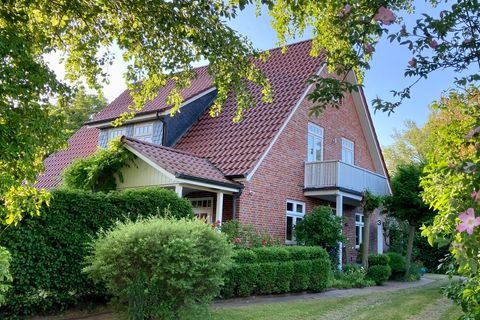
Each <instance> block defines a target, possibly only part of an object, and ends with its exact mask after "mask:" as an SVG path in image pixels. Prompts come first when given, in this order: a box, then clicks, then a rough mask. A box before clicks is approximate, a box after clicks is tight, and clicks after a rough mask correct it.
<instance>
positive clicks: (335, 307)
mask: <svg viewBox="0 0 480 320" xmlns="http://www.w3.org/2000/svg"><path fill="white" fill-rule="evenodd" d="M445 283H446V282H445V281H442V280H437V281H435V282H434V283H431V284H428V285H425V286H423V287H419V288H412V289H404V290H400V291H396V292H383V293H369V294H365V295H361V296H354V297H342V298H333V297H332V298H322V299H309V300H307V301H305V300H297V301H290V302H282V303H268V304H254V305H248V306H239V307H231V306H230V307H221V308H219V307H216V308H215V307H214V308H213V311H212V314H211V319H212V320H223V319H225V320H227V319H228V320H244V319H245V320H246V319H275V320H290V319H299V320H313V319H328V320H334V319H356V320H357V319H358V320H361V319H369V320H376V319H378V320H388V319H392V320H393V319H395V320H399V319H409V320H415V319H428V320H435V319H438V320H451V319H456V318H457V317H458V316H459V315H460V314H461V313H460V309H459V308H458V307H457V306H454V305H453V304H452V302H451V301H450V300H448V299H447V298H445V297H444V296H443V295H442V294H441V292H440V287H441V286H443V285H445Z"/></svg>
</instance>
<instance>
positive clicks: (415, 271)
mask: <svg viewBox="0 0 480 320" xmlns="http://www.w3.org/2000/svg"><path fill="white" fill-rule="evenodd" d="M422 267H423V265H422V264H421V263H412V264H411V265H410V270H409V272H408V279H407V281H418V280H420V278H421V277H422V272H421V268H422Z"/></svg>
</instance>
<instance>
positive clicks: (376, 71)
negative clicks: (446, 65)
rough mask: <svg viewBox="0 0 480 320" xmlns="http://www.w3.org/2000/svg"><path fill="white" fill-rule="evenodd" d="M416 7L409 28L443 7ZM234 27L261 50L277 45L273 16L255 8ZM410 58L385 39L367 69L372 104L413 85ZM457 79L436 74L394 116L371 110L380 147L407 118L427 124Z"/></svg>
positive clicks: (366, 86) (408, 19)
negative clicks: (407, 69) (438, 101)
mask: <svg viewBox="0 0 480 320" xmlns="http://www.w3.org/2000/svg"><path fill="white" fill-rule="evenodd" d="M415 4H416V12H418V13H416V14H412V15H407V14H404V15H403V17H404V23H405V24H406V26H407V28H408V27H409V26H413V25H414V23H415V20H416V19H417V18H418V17H419V15H420V13H422V12H427V13H428V14H430V15H432V16H437V15H438V14H439V12H440V10H441V9H442V8H441V7H439V8H435V9H432V8H431V7H430V6H429V5H428V4H426V3H425V2H424V1H415ZM231 26H232V27H233V28H234V29H236V30H238V31H239V32H240V33H242V34H243V35H246V36H247V37H248V38H249V39H250V40H251V41H252V43H253V44H254V45H255V46H256V47H258V48H259V49H269V48H272V47H275V46H276V41H277V38H276V34H275V32H274V31H273V30H272V28H271V26H270V22H269V17H268V16H267V15H263V16H260V17H259V18H257V17H255V10H254V8H249V9H247V10H245V11H244V12H242V13H241V14H240V15H239V17H238V19H236V20H235V21H233V22H232V23H231ZM398 28H399V26H398V25H396V26H393V27H392V31H393V30H396V29H398ZM308 38H310V34H309V33H306V34H305V35H304V36H303V37H302V38H299V39H297V40H294V41H292V42H296V41H299V40H302V39H308ZM410 59H411V54H410V53H409V51H408V50H407V49H406V48H403V47H400V46H398V45H397V44H395V43H393V44H392V43H390V42H389V41H388V40H386V39H381V41H380V42H379V44H378V46H377V47H376V51H375V54H374V55H373V59H372V61H371V69H370V70H367V72H366V75H365V79H364V91H365V95H366V98H367V101H368V102H369V103H370V102H371V101H372V100H373V99H374V98H375V97H376V96H380V97H381V98H386V99H388V98H389V97H390V90H392V89H403V88H404V87H406V86H408V85H409V84H410V83H411V81H412V79H409V78H407V79H405V78H404V77H403V72H404V70H405V67H406V66H407V63H408V61H409V60H410ZM453 79H454V75H453V73H452V72H448V71H442V72H436V73H434V74H432V75H431V77H430V78H429V79H427V80H424V81H421V82H420V83H419V84H417V85H416V86H415V87H414V88H413V89H412V99H410V100H408V101H405V103H404V104H403V105H402V106H400V107H399V108H398V109H397V111H395V112H394V113H393V114H391V115H390V116H388V115H387V114H386V113H383V112H376V113H374V112H373V109H372V108H370V111H371V113H372V118H373V121H374V124H375V128H376V131H377V135H378V138H379V140H380V144H381V145H383V146H386V145H389V144H390V143H391V142H392V139H391V135H392V133H393V131H394V129H395V128H397V129H399V130H401V129H402V128H403V123H404V121H405V120H407V119H410V120H414V121H416V122H417V123H418V124H419V125H421V124H423V123H425V121H426V120H427V117H428V113H429V109H428V106H429V105H430V104H431V103H432V102H433V101H434V100H436V99H438V98H439V97H440V95H441V93H442V92H443V91H444V90H447V89H448V88H449V87H450V86H451V84H452V83H453Z"/></svg>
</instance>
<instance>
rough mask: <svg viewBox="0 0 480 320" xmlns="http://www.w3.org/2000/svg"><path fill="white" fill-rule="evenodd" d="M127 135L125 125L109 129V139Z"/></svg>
mask: <svg viewBox="0 0 480 320" xmlns="http://www.w3.org/2000/svg"><path fill="white" fill-rule="evenodd" d="M123 135H125V128H124V127H119V128H112V129H110V130H108V141H109V142H110V141H112V140H113V139H115V138H116V137H120V136H123Z"/></svg>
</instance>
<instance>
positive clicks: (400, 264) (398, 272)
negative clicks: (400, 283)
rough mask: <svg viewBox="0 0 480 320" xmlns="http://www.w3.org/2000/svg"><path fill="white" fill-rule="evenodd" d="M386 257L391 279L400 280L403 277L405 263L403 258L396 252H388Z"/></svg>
mask: <svg viewBox="0 0 480 320" xmlns="http://www.w3.org/2000/svg"><path fill="white" fill-rule="evenodd" d="M386 255H387V256H388V257H389V258H390V262H389V266H390V268H392V275H391V277H390V278H391V279H402V278H403V277H404V276H405V271H406V268H407V266H406V262H405V257H404V256H402V255H401V254H399V253H396V252H388V253H386Z"/></svg>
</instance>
